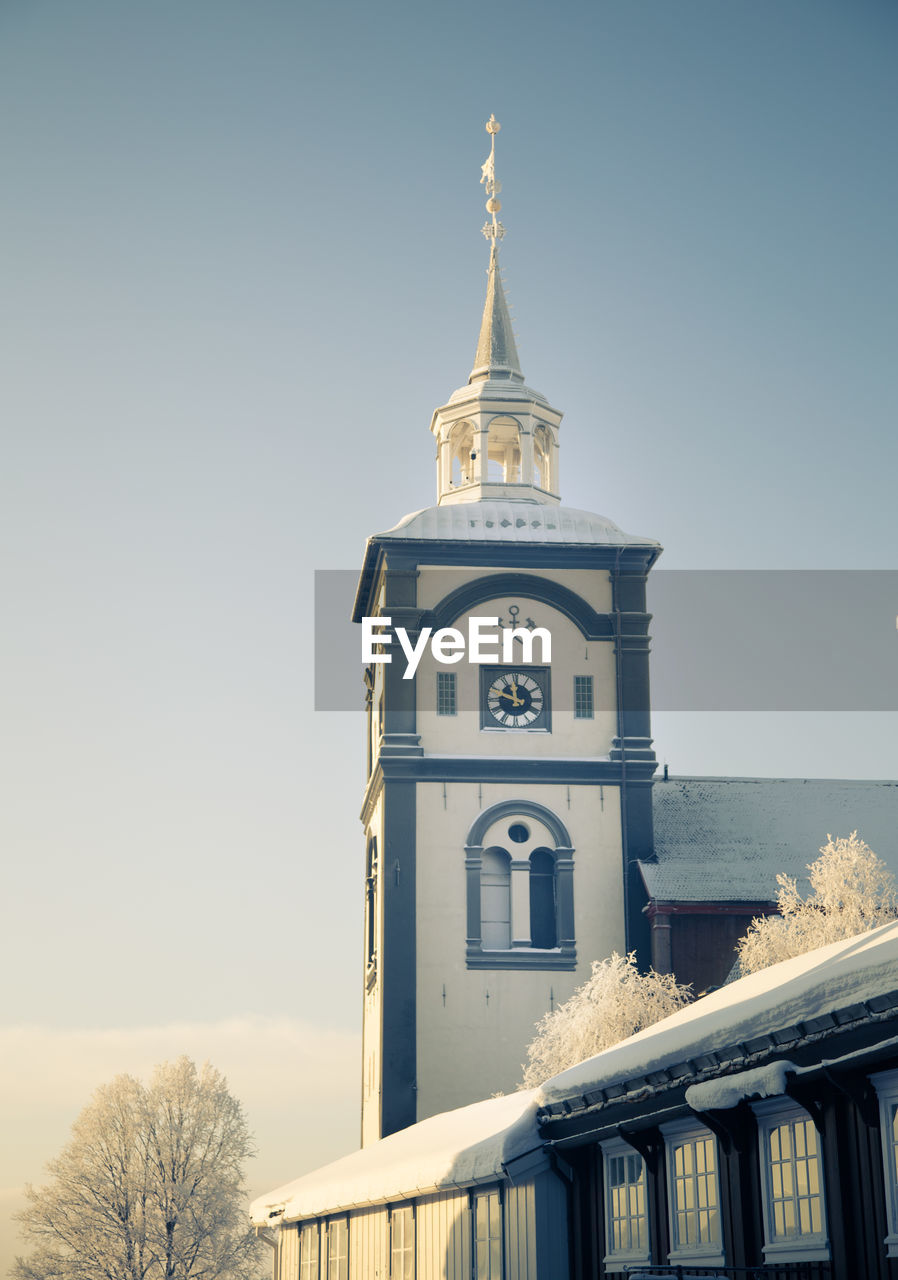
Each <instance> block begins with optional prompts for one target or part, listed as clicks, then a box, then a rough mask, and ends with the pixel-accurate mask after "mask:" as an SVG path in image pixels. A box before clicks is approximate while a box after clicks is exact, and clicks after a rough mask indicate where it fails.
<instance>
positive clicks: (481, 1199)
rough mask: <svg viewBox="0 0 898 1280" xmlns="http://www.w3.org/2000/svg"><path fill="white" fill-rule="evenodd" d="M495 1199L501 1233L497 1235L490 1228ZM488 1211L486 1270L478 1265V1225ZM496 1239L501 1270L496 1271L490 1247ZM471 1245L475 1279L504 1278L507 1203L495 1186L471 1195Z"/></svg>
mask: <svg viewBox="0 0 898 1280" xmlns="http://www.w3.org/2000/svg"><path fill="white" fill-rule="evenodd" d="M493 1200H494V1201H495V1203H496V1205H497V1206H498V1220H499V1234H498V1236H495V1235H493V1234H492V1231H491V1229H490V1202H491V1201H493ZM484 1210H485V1211H486V1237H485V1239H486V1244H487V1265H486V1271H484V1270H483V1269H482V1268H481V1267H480V1266H479V1265H478V1256H477V1243H478V1237H477V1227H478V1223H479V1221H480V1220H481V1218H480V1215H481V1214H482V1213H483V1211H484ZM494 1240H498V1241H499V1270H498V1273H495V1272H494V1270H493V1264H492V1257H493V1251H492V1248H491V1247H490V1246H491V1245H492V1242H493V1241H494ZM471 1245H472V1249H473V1253H474V1257H473V1266H472V1269H471V1274H472V1276H473V1277H474V1280H503V1277H504V1275H505V1204H504V1202H503V1199H502V1193H501V1191H500V1190H499V1189H498V1188H496V1187H494V1188H491V1189H490V1190H488V1191H475V1192H474V1193H473V1195H472V1197H471Z"/></svg>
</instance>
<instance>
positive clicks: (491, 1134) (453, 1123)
mask: <svg viewBox="0 0 898 1280" xmlns="http://www.w3.org/2000/svg"><path fill="white" fill-rule="evenodd" d="M541 1145H542V1143H541V1140H540V1138H539V1135H538V1133H537V1127H536V1102H535V1093H534V1091H533V1090H526V1091H522V1092H520V1093H512V1094H509V1095H508V1096H507V1097H501V1098H489V1099H487V1101H486V1102H475V1103H473V1104H472V1105H471V1106H468V1107H461V1108H459V1110H457V1111H445V1112H443V1113H442V1114H441V1115H437V1116H432V1117H431V1118H430V1119H429V1120H422V1121H420V1122H419V1123H418V1124H414V1125H411V1126H410V1127H409V1128H408V1129H402V1130H400V1131H399V1133H394V1134H391V1135H390V1137H388V1138H381V1140H380V1141H379V1142H375V1143H372V1144H371V1146H368V1147H363V1148H362V1150H361V1151H356V1152H354V1153H353V1154H352V1155H349V1156H344V1157H343V1159H342V1160H336V1161H334V1163H333V1164H329V1165H325V1166H324V1168H322V1169H316V1170H315V1171H314V1172H312V1173H307V1174H305V1175H304V1176H303V1177H301V1178H297V1179H296V1180H295V1181H294V1182H288V1183H287V1184H286V1185H285V1186H283V1187H278V1188H277V1189H276V1190H275V1191H271V1192H268V1193H267V1194H266V1195H263V1196H260V1197H259V1198H258V1199H257V1200H255V1201H254V1202H253V1204H252V1206H251V1209H250V1213H251V1216H252V1221H253V1222H254V1223H255V1224H256V1225H257V1226H266V1225H271V1224H272V1223H273V1222H275V1221H279V1222H280V1221H283V1222H295V1221H297V1220H298V1219H301V1218H310V1217H314V1216H316V1215H318V1214H322V1213H338V1212H340V1211H342V1210H346V1209H351V1208H356V1207H358V1206H360V1205H370V1204H378V1203H383V1202H384V1201H388V1200H401V1199H404V1198H406V1197H408V1196H413V1195H424V1194H427V1193H428V1192H434V1191H441V1190H449V1189H452V1188H454V1187H470V1186H475V1185H477V1184H478V1183H481V1182H495V1181H496V1180H497V1179H499V1178H501V1177H502V1165H503V1164H504V1163H505V1162H506V1161H508V1160H511V1159H513V1158H514V1157H515V1156H519V1155H523V1154H524V1153H525V1152H527V1151H530V1150H534V1149H538V1148H539V1147H541ZM272 1214H274V1215H275V1216H274V1217H272Z"/></svg>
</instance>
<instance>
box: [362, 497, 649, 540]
mask: <svg viewBox="0 0 898 1280" xmlns="http://www.w3.org/2000/svg"><path fill="white" fill-rule="evenodd" d="M394 539H409V540H416V541H417V540H419V539H435V540H436V539H439V540H441V541H452V542H529V543H563V544H565V545H567V546H602V547H631V546H632V547H637V546H638V547H651V548H657V547H660V543H658V542H655V540H654V539H653V538H640V537H637V536H635V535H633V534H629V533H624V531H623V529H620V528H618V526H617V525H616V524H615V523H614V521H613V520H609V519H608V518H607V517H606V516H600V515H596V514H594V513H593V512H592V511H579V510H577V509H576V508H575V507H562V506H556V505H555V504H550V503H541V502H526V501H515V500H514V499H510V498H493V499H483V500H481V501H476V502H457V503H449V504H446V505H443V506H438V507H425V508H424V509H423V510H422V511H413V512H411V514H410V515H407V516H403V517H402V519H401V520H400V521H399V523H398V524H397V525H394V526H393V528H392V529H387V530H386V531H385V532H384V533H379V534H377V535H375V540H376V541H377V542H385V541H388V540H389V541H392V540H394Z"/></svg>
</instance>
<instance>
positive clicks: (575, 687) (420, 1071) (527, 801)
mask: <svg viewBox="0 0 898 1280" xmlns="http://www.w3.org/2000/svg"><path fill="white" fill-rule="evenodd" d="M486 127H487V131H488V132H489V134H490V137H491V145H490V154H489V156H488V158H487V160H486V163H485V164H484V165H483V178H482V182H483V183H484V185H485V188H486V193H487V196H488V197H489V198H488V200H487V205H486V207H487V211H488V212H489V214H490V220H489V221H488V222H487V224H486V226H485V227H484V229H483V230H484V235H485V236H486V237H487V240H488V242H489V269H488V274H487V290H486V303H485V306H484V310H483V320H482V323H481V326H480V334H479V338H478V342H477V349H476V354H475V357H474V367H473V369H472V371H471V375H470V377H469V378H468V381H467V383H466V385H465V386H463V387H460V388H459V389H458V390H457V391H455V392H453V394H452V395H451V396H450V397H449V400H448V401H447V403H446V404H445V405H443V406H442V407H441V408H439V409H437V410H436V412H435V413H434V415H433V420H432V422H431V427H430V429H431V431H432V433H433V435H434V437H435V441H436V455H437V504H436V506H432V507H427V508H425V509H424V510H422V511H417V512H414V513H413V514H412V515H408V516H405V517H404V519H402V520H400V522H399V523H398V524H397V525H396V526H395V527H394V528H392V529H389V530H387V531H386V532H385V533H380V534H376V535H375V536H373V537H372V538H370V539H369V541H368V545H367V548H366V552H365V561H364V566H363V569H362V573H361V579H360V582H359V587H358V593H357V597H356V603H355V611H354V618H355V620H356V621H359V622H361V621H362V620H363V619H365V618H369V619H370V618H378V619H379V618H384V619H389V623H388V624H387V623H386V622H384V623H383V624H382V627H383V634H384V635H385V636H386V637H388V639H389V641H390V643H389V647H384V648H383V649H381V650H380V655H379V656H383V655H386V654H389V655H390V658H391V660H390V661H389V662H385V661H384V662H381V661H372V662H371V664H370V665H369V666H368V667H367V668H366V675H365V683H366V691H367V708H368V782H367V787H366V790H365V797H364V804H363V808H362V822H363V824H364V828H365V842H366V912H365V947H364V951H365V956H364V961H365V963H364V1029H363V1086H362V1141H363V1143H368V1142H371V1141H374V1140H375V1139H377V1138H380V1137H382V1136H384V1135H386V1134H388V1133H392V1132H394V1131H395V1130H397V1129H401V1128H404V1127H405V1126H406V1125H409V1124H413V1123H415V1122H416V1121H417V1120H422V1119H424V1118H425V1117H426V1116H429V1115H433V1114H435V1113H436V1112H440V1111H444V1110H447V1109H449V1108H452V1107H456V1106H462V1105H464V1104H465V1103H468V1102H473V1101H476V1100H477V1099H480V1098H484V1097H488V1096H489V1095H490V1094H492V1093H494V1092H496V1091H497V1090H506V1091H507V1090H511V1089H513V1088H514V1087H515V1085H516V1084H517V1082H518V1081H519V1080H520V1077H521V1064H522V1062H523V1061H524V1058H525V1050H526V1046H527V1045H528V1043H529V1042H530V1040H531V1039H532V1038H533V1034H534V1024H535V1023H536V1022H537V1021H538V1020H539V1018H541V1017H542V1015H543V1014H544V1013H545V1012H546V1011H547V1010H550V1009H552V1008H554V1007H557V1005H558V1004H559V1003H561V1002H563V1001H564V1000H566V999H567V998H568V996H570V994H571V993H572V992H573V990H574V988H575V987H577V986H579V985H580V984H581V983H582V982H584V981H585V980H586V978H587V977H588V976H589V973H590V968H591V962H592V961H593V960H598V959H602V958H604V957H605V956H607V955H609V954H610V953H611V951H612V950H617V951H620V952H623V951H624V950H625V949H633V948H635V949H636V950H637V953H638V954H639V957H640V960H641V961H642V962H644V963H646V964H647V963H648V954H647V953H648V931H647V926H646V921H645V919H644V917H643V916H642V914H641V911H640V906H641V898H640V895H639V892H638V888H637V880H636V860H637V859H638V858H643V859H645V858H651V857H652V818H651V784H652V775H653V772H654V769H655V756H654V752H653V751H652V740H651V733H650V723H649V680H648V650H649V641H648V623H649V617H648V614H647V613H646V611H645V584H646V576H647V574H648V571H649V569H650V568H651V566H652V564H653V563H654V561H655V559H656V558H657V556H658V554H659V552H660V547H659V545H658V543H657V542H654V541H652V540H651V539H649V538H640V537H633V536H631V535H629V534H626V533H624V532H623V531H622V530H621V529H619V528H618V527H617V525H615V524H613V523H612V522H611V521H610V520H608V519H606V518H605V517H603V516H599V515H594V514H591V513H590V512H587V511H578V510H573V509H572V508H569V507H565V506H562V505H561V499H560V482H559V470H560V467H559V460H560V450H559V430H560V424H561V417H562V415H561V413H560V412H559V411H558V410H557V409H554V408H552V406H551V405H550V404H549V402H548V401H547V400H546V398H545V397H544V396H542V395H541V394H540V393H539V392H538V391H534V390H533V389H532V388H531V387H529V386H527V384H526V383H525V381H524V375H523V373H522V372H521V368H520V361H519V359H518V353H517V348H516V345H515V339H514V334H513V332H512V327H511V321H510V317H509V313H508V306H507V304H506V300H505V293H504V289H503V284H502V277H501V274H500V270H499V242H500V240H501V239H502V237H503V236H504V234H505V231H504V228H503V226H502V224H501V223H500V222H499V221H498V218H497V214H498V212H499V210H500V208H501V205H500V202H499V199H498V196H499V192H500V190H501V186H500V183H499V182H498V180H497V179H496V172H495V142H496V134H497V133H498V131H499V124H498V123H497V122H496V121H495V119H494V118H492V117H491V118H490V121H489V123H488V124H487V126H486ZM471 618H475V619H496V620H497V623H494V624H493V627H494V631H495V634H496V636H497V640H496V642H495V643H494V644H493V645H492V648H493V649H494V650H495V651H494V652H491V653H485V656H486V658H487V660H485V661H480V662H476V663H475V662H471V661H469V657H470V650H468V651H467V652H458V648H457V643H456V645H455V647H454V648H453V646H452V645H451V644H450V645H449V646H448V647H444V649H443V650H442V652H441V653H437V652H436V650H435V648H431V647H430V646H428V647H426V648H425V649H424V650H423V656H422V657H421V659H420V662H419V664H418V666H417V668H416V670H415V673H414V677H413V678H411V679H406V678H405V675H406V672H407V666H406V663H405V661H404V659H403V656H402V650H401V649H400V640H399V635H398V631H399V629H403V628H404V630H405V633H406V637H407V638H408V639H409V640H410V641H411V642H412V643H413V642H415V641H416V639H417V638H418V637H420V636H421V635H422V634H423V633H424V630H425V629H426V628H430V629H431V633H429V634H432V633H435V632H437V631H439V630H440V629H442V628H454V629H455V630H456V631H458V632H460V633H461V634H462V636H468V634H469V620H470V619H471ZM368 625H369V627H373V626H376V625H378V624H370V623H369V624H368ZM475 625H476V624H475ZM482 625H485V624H482ZM546 632H547V633H548V635H549V637H550V640H551V652H550V654H549V653H547V652H546V650H545V644H544V643H541V640H542V641H544V639H545V637H544V634H543V633H546ZM512 633H515V634H512ZM506 637H507V640H506ZM486 638H488V631H487V632H485V633H484V639H486ZM450 639H451V637H450ZM441 657H442V660H440V658H441Z"/></svg>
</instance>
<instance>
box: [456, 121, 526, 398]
mask: <svg viewBox="0 0 898 1280" xmlns="http://www.w3.org/2000/svg"><path fill="white" fill-rule="evenodd" d="M501 127H502V126H501V125H500V124H499V122H498V120H497V119H496V117H495V116H493V115H491V116H490V118H489V120H488V121H487V124H486V131H487V133H488V134H489V135H490V153H489V155H488V156H487V158H486V161H485V162H484V164H483V165H482V166H481V173H482V176H481V179H480V181H481V182H482V183H483V185H484V187H485V188H486V194H487V196H488V197H489V199H488V200H487V202H486V209H487V213H489V214H491V216H492V221H491V222H487V223H486V225H485V226H484V228H483V234H484V235H485V236H486V238H487V240H489V241H490V265H489V270H488V272H487V285H486V303H485V305H484V308H483V319H482V321H481V322H480V337H479V339H478V341H477V351H476V353H475V355H474V368H473V369H472V370H471V376H470V377H469V378H468V382H479V381H481V380H483V379H487V378H492V377H498V378H514V379H516V380H520V381H521V382H523V380H524V375H523V374H522V373H521V368H520V361H519V359H518V350H517V347H516V345H515V340H514V331H513V329H512V327H511V316H510V315H509V313H508V303H507V302H506V300H505V289H504V288H503V285H502V276H501V273H500V271H499V241H500V240H501V239H502V237H503V236H504V235H505V228H504V227H503V225H502V223H501V222H499V220H498V219H497V217H496V214H497V213H498V212H499V210H500V209H501V208H502V203H501V201H500V200H499V192H500V191H501V190H502V183H501V182H499V180H498V179H497V177H496V134H497V133H498V132H499V130H500V128H501Z"/></svg>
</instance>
